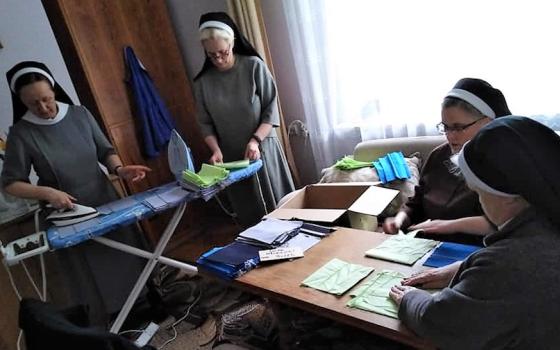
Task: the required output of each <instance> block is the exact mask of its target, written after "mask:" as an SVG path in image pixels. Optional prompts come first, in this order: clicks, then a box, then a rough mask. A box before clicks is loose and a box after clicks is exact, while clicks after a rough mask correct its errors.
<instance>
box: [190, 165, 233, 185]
mask: <svg viewBox="0 0 560 350" xmlns="http://www.w3.org/2000/svg"><path fill="white" fill-rule="evenodd" d="M228 175H229V170H226V169H224V168H220V167H217V166H213V165H209V164H202V168H201V169H200V171H199V172H198V174H197V173H195V172H193V171H190V170H188V169H187V170H184V171H183V180H184V181H187V182H189V183H191V184H194V185H196V186H199V187H204V188H205V187H210V186H212V185H215V184H217V183H218V182H220V181H222V180H224V179H226V178H227V177H228Z"/></svg>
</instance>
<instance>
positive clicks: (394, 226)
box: [383, 216, 401, 235]
mask: <svg viewBox="0 0 560 350" xmlns="http://www.w3.org/2000/svg"><path fill="white" fill-rule="evenodd" d="M400 229H401V223H400V222H398V221H397V219H396V218H395V217H394V216H392V217H388V218H386V219H385V221H383V232H385V233H388V234H390V235H395V234H397V233H398V232H399V230H400Z"/></svg>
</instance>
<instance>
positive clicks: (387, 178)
mask: <svg viewBox="0 0 560 350" xmlns="http://www.w3.org/2000/svg"><path fill="white" fill-rule="evenodd" d="M373 166H374V167H375V170H377V175H378V176H379V181H381V183H383V184H386V183H388V182H391V181H394V180H397V179H399V180H406V179H409V178H410V176H411V175H410V169H409V168H408V164H406V161H405V160H404V156H403V154H402V152H391V153H387V154H386V155H384V156H383V157H381V158H379V159H378V160H377V161H374V162H373Z"/></svg>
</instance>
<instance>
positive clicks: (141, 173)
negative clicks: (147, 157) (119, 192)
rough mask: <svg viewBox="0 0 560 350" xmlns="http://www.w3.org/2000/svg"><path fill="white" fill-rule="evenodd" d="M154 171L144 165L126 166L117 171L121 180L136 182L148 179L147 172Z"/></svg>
mask: <svg viewBox="0 0 560 350" xmlns="http://www.w3.org/2000/svg"><path fill="white" fill-rule="evenodd" d="M149 171H152V169H150V168H148V167H147V166H144V165H125V166H122V167H119V168H118V169H117V175H119V176H120V177H121V178H123V179H125V180H128V181H132V182H136V181H140V180H142V179H143V178H145V177H146V172H149Z"/></svg>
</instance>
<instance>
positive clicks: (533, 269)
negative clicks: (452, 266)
mask: <svg viewBox="0 0 560 350" xmlns="http://www.w3.org/2000/svg"><path fill="white" fill-rule="evenodd" d="M484 242H485V244H486V245H487V247H486V248H483V249H481V250H479V251H478V252H475V253H473V254H472V255H471V256H470V257H469V258H468V259H467V260H465V261H464V262H463V263H462V265H461V267H460V269H459V271H458V272H457V274H456V275H455V277H454V278H453V280H452V281H451V284H450V286H449V288H445V289H443V290H442V291H441V292H440V293H439V294H437V295H436V296H434V297H432V296H431V295H430V294H428V293H427V292H425V291H422V290H415V291H411V292H409V293H407V294H405V296H404V298H403V299H402V303H401V306H400V309H399V318H400V319H401V320H402V321H403V322H404V323H405V324H406V326H407V327H409V328H410V329H412V330H413V331H414V332H416V333H417V334H418V335H420V336H422V337H426V338H428V339H430V340H431V341H433V342H434V343H435V345H436V346H438V347H439V348H442V349H457V350H460V349H519V350H524V349H556V348H558V344H560V332H559V331H558V324H559V323H560V288H559V286H560V274H558V266H560V253H559V252H560V232H559V229H558V227H556V226H553V224H551V223H550V221H548V220H547V219H545V218H543V217H541V216H539V214H538V213H537V212H536V210H534V209H532V208H529V209H527V210H526V211H524V212H523V213H521V214H520V215H519V216H518V217H516V218H514V219H513V220H511V221H510V222H509V223H507V224H506V225H505V226H504V227H503V228H501V229H500V230H499V231H498V232H496V233H492V234H490V235H488V236H487V237H485V239H484Z"/></svg>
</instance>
